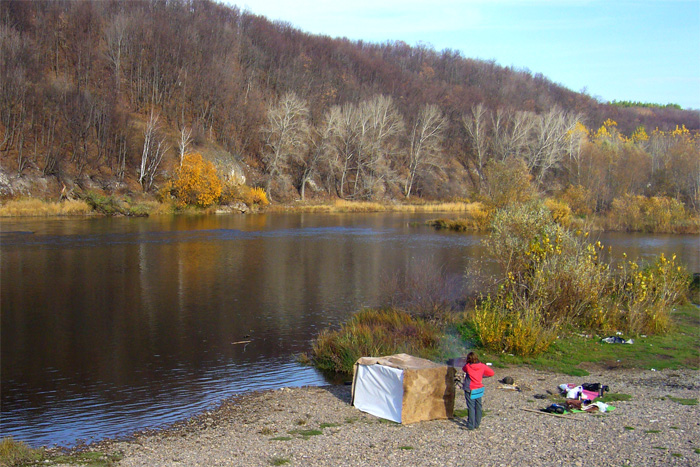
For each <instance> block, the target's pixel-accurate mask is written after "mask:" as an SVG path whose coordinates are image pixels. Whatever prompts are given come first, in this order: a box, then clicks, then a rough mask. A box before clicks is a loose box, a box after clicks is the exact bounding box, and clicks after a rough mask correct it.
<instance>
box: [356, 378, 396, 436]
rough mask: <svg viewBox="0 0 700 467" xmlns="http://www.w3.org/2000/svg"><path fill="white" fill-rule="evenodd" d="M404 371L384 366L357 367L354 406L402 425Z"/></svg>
mask: <svg viewBox="0 0 700 467" xmlns="http://www.w3.org/2000/svg"><path fill="white" fill-rule="evenodd" d="M403 373H404V372H403V370H399V369H397V368H391V367H388V366H384V365H357V375H356V378H355V389H354V390H355V393H354V401H353V403H354V405H355V407H357V408H358V409H360V410H362V411H363V412H367V413H370V414H372V415H374V416H376V417H380V418H384V419H387V420H391V421H394V422H396V423H401V412H402V410H401V409H402V407H401V406H402V401H403Z"/></svg>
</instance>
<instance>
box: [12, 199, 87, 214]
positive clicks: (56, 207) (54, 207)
mask: <svg viewBox="0 0 700 467" xmlns="http://www.w3.org/2000/svg"><path fill="white" fill-rule="evenodd" d="M91 211H92V209H91V208H90V206H89V205H88V203H86V202H85V201H83V200H74V199H68V200H64V201H43V200H40V199H37V198H20V199H16V200H9V201H4V202H3V203H2V204H0V217H54V216H85V215H88V214H90V212H91Z"/></svg>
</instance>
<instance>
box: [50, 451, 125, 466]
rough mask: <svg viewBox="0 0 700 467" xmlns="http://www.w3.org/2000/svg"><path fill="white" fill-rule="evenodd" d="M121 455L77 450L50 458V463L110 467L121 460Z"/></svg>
mask: <svg viewBox="0 0 700 467" xmlns="http://www.w3.org/2000/svg"><path fill="white" fill-rule="evenodd" d="M121 458H122V456H121V455H118V454H105V453H102V452H96V451H94V452H79V453H75V454H70V455H65V456H56V457H52V458H51V459H50V463H49V464H46V461H44V462H45V465H51V464H71V465H75V464H78V465H86V466H89V467H112V466H114V465H116V463H117V462H119V461H120V460H121Z"/></svg>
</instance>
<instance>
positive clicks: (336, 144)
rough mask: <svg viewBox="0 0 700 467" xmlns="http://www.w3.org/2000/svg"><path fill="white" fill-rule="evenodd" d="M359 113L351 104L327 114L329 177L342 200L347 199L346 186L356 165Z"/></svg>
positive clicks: (327, 162)
mask: <svg viewBox="0 0 700 467" xmlns="http://www.w3.org/2000/svg"><path fill="white" fill-rule="evenodd" d="M357 113H358V112H357V107H356V106H354V105H352V104H350V103H345V104H344V105H343V106H342V107H341V106H339V105H335V106H333V107H331V108H330V109H329V110H328V112H327V113H326V121H327V122H328V126H329V130H330V135H329V138H330V139H329V142H328V148H327V151H326V153H325V159H326V164H327V167H328V169H329V174H328V176H329V178H330V179H332V181H333V184H334V186H335V191H336V193H337V195H338V196H339V197H340V198H344V197H345V194H346V192H345V184H346V182H347V180H348V175H349V174H350V171H351V170H352V167H353V166H354V164H355V159H356V152H355V148H356V146H357V133H356V131H355V130H356V125H355V120H356V119H357Z"/></svg>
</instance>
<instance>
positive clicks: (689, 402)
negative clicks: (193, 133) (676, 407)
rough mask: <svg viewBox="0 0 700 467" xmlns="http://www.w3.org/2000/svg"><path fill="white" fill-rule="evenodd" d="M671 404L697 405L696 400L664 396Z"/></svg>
mask: <svg viewBox="0 0 700 467" xmlns="http://www.w3.org/2000/svg"><path fill="white" fill-rule="evenodd" d="M666 397H668V398H669V399H670V400H672V401H673V402H677V403H679V404H681V405H698V400H697V399H681V398H680V397H673V396H666Z"/></svg>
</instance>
